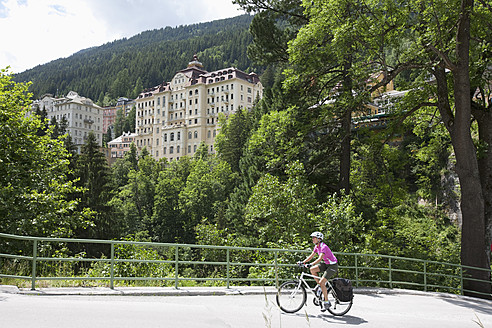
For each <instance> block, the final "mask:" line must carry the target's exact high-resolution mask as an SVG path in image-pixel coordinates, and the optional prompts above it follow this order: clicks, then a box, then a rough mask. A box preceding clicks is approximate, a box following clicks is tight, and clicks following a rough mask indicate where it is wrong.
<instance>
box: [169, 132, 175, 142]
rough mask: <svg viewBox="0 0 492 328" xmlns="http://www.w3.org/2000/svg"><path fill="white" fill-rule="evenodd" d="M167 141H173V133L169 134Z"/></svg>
mask: <svg viewBox="0 0 492 328" xmlns="http://www.w3.org/2000/svg"><path fill="white" fill-rule="evenodd" d="M169 140H170V141H174V132H171V134H170V135H169Z"/></svg>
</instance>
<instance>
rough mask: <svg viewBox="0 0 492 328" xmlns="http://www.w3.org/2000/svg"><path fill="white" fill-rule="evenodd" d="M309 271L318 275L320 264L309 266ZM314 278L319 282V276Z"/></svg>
mask: <svg viewBox="0 0 492 328" xmlns="http://www.w3.org/2000/svg"><path fill="white" fill-rule="evenodd" d="M309 271H310V272H311V274H312V275H313V276H318V272H319V266H318V265H315V266H312V267H310V268H309ZM314 280H316V283H318V284H319V278H314Z"/></svg>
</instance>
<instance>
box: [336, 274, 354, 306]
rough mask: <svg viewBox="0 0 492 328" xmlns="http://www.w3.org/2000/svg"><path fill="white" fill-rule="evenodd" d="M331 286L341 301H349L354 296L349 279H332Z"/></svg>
mask: <svg viewBox="0 0 492 328" xmlns="http://www.w3.org/2000/svg"><path fill="white" fill-rule="evenodd" d="M333 288H334V289H335V293H337V296H338V299H339V300H340V301H342V302H350V301H351V300H352V298H354V288H353V287H352V282H351V281H350V280H349V279H345V278H335V279H333Z"/></svg>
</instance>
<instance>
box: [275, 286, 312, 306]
mask: <svg viewBox="0 0 492 328" xmlns="http://www.w3.org/2000/svg"><path fill="white" fill-rule="evenodd" d="M306 298H307V295H306V288H305V287H304V286H303V285H302V284H301V282H300V281H295V280H293V281H287V282H284V283H283V284H282V285H280V288H279V289H278V292H277V304H278V306H279V307H280V309H282V311H284V312H287V313H294V312H297V311H299V310H300V309H301V308H302V306H303V305H304V304H306Z"/></svg>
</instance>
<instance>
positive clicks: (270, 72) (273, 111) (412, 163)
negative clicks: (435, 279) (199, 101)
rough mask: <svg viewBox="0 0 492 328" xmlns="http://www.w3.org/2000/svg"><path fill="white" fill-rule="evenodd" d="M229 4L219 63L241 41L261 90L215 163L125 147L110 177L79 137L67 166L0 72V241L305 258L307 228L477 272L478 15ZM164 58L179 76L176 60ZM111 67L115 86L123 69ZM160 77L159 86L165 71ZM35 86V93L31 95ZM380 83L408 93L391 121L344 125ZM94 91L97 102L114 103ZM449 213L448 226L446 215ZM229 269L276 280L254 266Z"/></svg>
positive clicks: (487, 148)
mask: <svg viewBox="0 0 492 328" xmlns="http://www.w3.org/2000/svg"><path fill="white" fill-rule="evenodd" d="M235 2H236V3H238V4H240V5H241V6H242V7H243V8H244V9H246V10H248V11H250V12H251V13H253V14H255V15H254V17H253V19H252V20H251V18H250V16H242V17H241V18H240V19H244V20H250V21H249V22H248V24H250V25H249V32H248V31H246V30H244V31H243V32H241V33H245V34H244V35H245V41H244V42H245V43H244V44H243V47H244V48H243V49H242V50H241V52H239V53H237V54H236V55H229V54H228V55H227V56H228V57H227V58H228V60H229V61H226V60H224V58H222V59H220V58H219V57H217V60H218V62H217V63H218V65H219V66H224V65H227V64H231V63H234V62H236V61H238V63H239V59H237V58H236V57H235V56H238V58H245V57H244V56H245V53H246V51H245V50H246V48H247V54H248V57H249V59H248V60H246V59H245V65H247V67H242V68H243V69H248V67H250V68H251V67H253V65H262V67H266V69H265V70H264V73H263V74H262V77H261V78H262V81H264V84H265V85H266V89H265V92H264V97H263V99H262V100H261V101H260V102H258V103H257V104H256V105H255V108H254V109H253V110H252V111H238V112H237V113H236V114H234V115H231V116H230V117H229V118H228V119H225V118H224V117H221V118H220V124H221V133H220V134H219V135H218V136H217V139H216V144H215V147H214V148H215V149H216V150H217V155H210V154H208V152H207V150H206V148H205V147H202V148H201V149H200V151H198V152H197V153H196V155H195V156H193V157H182V158H180V160H179V161H173V162H167V161H165V160H164V161H156V160H154V159H153V158H152V157H151V156H150V155H149V154H148V152H147V151H146V150H145V149H144V150H142V151H140V152H137V149H136V148H135V147H134V146H133V147H132V151H130V152H129V153H127V154H126V155H125V157H124V158H123V159H122V160H120V161H118V162H117V163H115V164H114V165H113V166H111V167H109V166H108V165H107V163H106V161H105V159H104V157H103V156H102V154H101V153H100V152H98V151H97V146H96V144H95V142H94V140H93V139H92V138H89V139H88V141H87V143H86V144H85V146H84V148H83V151H82V153H81V154H80V155H79V154H76V153H75V152H74V151H73V149H72V148H73V147H71V142H70V137H67V136H64V135H63V133H62V132H63V131H58V132H57V133H54V131H53V129H52V127H51V128H50V126H49V124H47V122H44V123H43V122H41V121H40V120H39V119H38V118H36V117H30V118H28V117H25V116H24V111H25V105H26V104H27V103H29V99H27V96H26V94H25V90H26V88H27V87H28V86H27V85H24V84H23V83H15V82H13V81H12V76H10V75H8V73H5V72H2V84H1V85H2V88H3V89H2V90H0V93H1V94H3V95H6V94H9V98H8V102H7V101H3V99H6V98H5V97H0V99H2V106H1V107H0V109H1V110H2V112H1V114H2V115H1V116H0V117H1V119H2V124H1V125H0V127H1V129H2V135H3V136H4V138H2V139H1V140H0V142H1V143H2V145H1V148H0V150H1V151H2V152H1V153H0V160H1V161H2V163H3V164H4V165H2V166H1V167H0V170H1V171H0V185H1V187H2V189H1V193H0V216H1V217H2V220H1V221H0V231H2V232H6V233H13V234H25V235H40V236H73V237H82V238H100V239H112V238H117V239H121V238H125V239H130V240H151V241H158V242H185V243H200V244H216V245H232V246H253V247H261V246H264V247H288V248H295V249H306V248H308V247H311V245H310V243H309V242H310V240H309V237H308V236H309V234H310V233H311V232H312V231H313V230H320V231H323V232H324V233H325V235H326V236H327V237H326V242H327V243H328V244H329V246H330V247H331V248H332V249H333V250H335V251H339V252H360V253H365V252H366V253H375V254H390V255H396V256H405V257H416V258H422V259H428V260H435V261H443V262H451V263H461V264H463V265H469V266H476V267H480V268H483V269H489V268H490V243H491V240H492V236H491V231H492V230H491V223H492V220H491V218H490V216H491V215H492V214H491V213H492V210H491V209H490V208H489V207H490V206H492V205H491V204H492V202H489V197H492V187H491V186H492V183H490V181H489V179H490V177H491V175H490V174H489V173H488V172H491V171H492V156H491V155H490V154H492V140H491V138H492V135H491V134H490V131H491V130H490V128H489V127H490V122H491V121H490V120H491V116H490V115H489V113H490V109H491V108H490V106H491V105H490V104H491V103H492V102H491V93H490V88H489V87H490V83H491V80H490V76H492V74H490V73H491V72H490V67H492V63H491V61H492V56H490V54H491V53H492V49H491V48H490V43H487V42H485V40H490V39H492V35H491V33H492V32H491V31H492V29H489V28H487V26H488V25H487V24H489V23H490V21H492V11H491V10H490V7H487V6H484V5H483V4H482V2H475V3H474V4H475V6H476V7H473V8H468V9H466V8H465V9H464V7H461V6H460V4H459V3H448V2H444V3H441V7H442V8H441V7H439V8H435V7H433V6H431V4H430V3H429V5H428V6H425V5H423V6H422V4H423V3H422V1H418V2H416V1H413V0H407V1H404V4H405V5H400V6H395V2H394V1H393V0H388V1H375V2H366V3H365V4H364V6H359V5H360V3H359V2H357V1H352V0H347V1H345V2H344V3H345V4H346V5H345V6H341V5H340V2H339V1H332V0H314V1H307V2H302V3H301V2H300V1H298V0H282V1H278V0H275V1H273V0H272V1H270V0H263V1H258V0H235ZM424 2H425V1H424ZM463 3H464V5H466V4H467V3H468V2H467V1H463ZM430 7H432V8H435V11H434V12H428V11H427V10H426V8H430ZM470 17H473V20H471V19H470ZM226 21H227V20H226ZM456 22H459V23H456ZM212 25H213V24H212ZM197 26H202V25H197ZM463 26H472V27H473V28H467V29H465V31H463V30H462V27H463ZM182 28H183V29H187V27H182ZM190 29H191V30H193V29H196V26H195V27H194V28H192V27H190ZM178 30H179V28H178V29H177V30H176V32H177V31H178ZM444 30H445V31H446V33H442V32H443V31H444ZM164 31H166V30H164ZM449 31H452V32H453V33H450V32H449ZM146 33H149V34H148V36H149V37H150V35H153V33H157V34H158V33H161V32H159V31H153V32H145V33H142V35H147V34H146ZM219 34H220V33H219ZM241 35H242V34H241ZM246 36H247V37H246ZM211 39H213V37H211ZM130 40H131V39H130ZM198 40H200V39H199V38H198V39H196V40H195V41H196V42H198ZM246 40H248V41H247V42H246ZM128 41H129V40H128ZM118 42H119V41H118ZM118 42H116V43H118ZM121 42H123V41H121ZM173 42H180V41H173ZM186 42H192V41H186ZM107 47H111V45H107ZM141 47H142V48H145V46H144V45H141ZM461 47H466V48H465V49H464V50H463V49H462V48H461ZM195 49H197V48H193V47H192V49H191V50H190V51H192V52H200V50H195ZM207 49H209V48H207ZM187 51H188V50H187ZM202 51H203V54H202V55H201V57H200V60H202V61H203V62H207V61H206V60H205V59H204V58H205V57H206V54H207V50H202ZM209 51H211V52H210V56H211V57H213V54H215V55H217V54H218V53H221V52H220V51H219V52H213V51H212V50H209ZM177 54H178V56H175V57H181V59H180V60H182V62H181V63H180V66H181V67H182V66H183V65H185V64H186V62H187V61H189V54H188V53H186V54H184V53H181V52H178V53H177ZM224 54H225V53H224ZM466 54H468V56H469V57H467V55H466ZM83 55H84V54H79V55H78V56H83ZM120 55H121V54H119V53H114V55H113V54H112V56H115V57H118V58H123V57H119V56H120ZM159 55H160V54H159ZM224 56H225V55H224ZM249 60H251V63H254V64H247V63H248V62H249ZM87 61H89V59H87ZM81 63H84V64H85V63H86V62H85V61H83V60H81ZM87 63H88V62H87ZM52 64H53V63H52ZM81 65H82V64H81ZM120 65H121V66H119V68H118V69H115V70H114V74H115V75H114V76H116V75H117V74H118V73H119V72H122V70H121V69H124V68H125V66H124V63H120ZM135 65H137V66H138V65H139V64H138V63H136V62H135ZM88 67H89V66H88ZM91 67H92V66H91ZM101 67H104V64H101ZM238 67H239V64H238ZM126 68H127V69H128V70H129V73H130V70H133V69H135V68H134V67H131V66H128V65H127V66H126ZM147 68H148V67H147ZM207 68H210V67H209V64H208V62H207ZM91 69H93V70H94V71H99V70H102V69H100V67H98V66H94V68H91ZM157 70H158V69H157V68H156V73H157ZM145 71H146V72H149V69H145ZM162 72H164V71H162ZM162 72H159V74H163V75H162V76H161V77H158V78H159V79H162V78H166V76H165V74H164V73H162ZM173 73H174V72H170V73H169V74H173ZM53 74H54V73H53ZM129 75H130V76H131V77H132V78H136V79H138V78H140V79H141V81H142V84H147V82H148V85H153V84H156V82H158V81H151V78H150V77H145V78H144V77H143V76H138V75H134V74H133V71H132V73H130V74H129ZM375 77H380V78H375ZM465 77H468V79H466V78H465ZM18 78H19V76H17V77H16V79H18ZM94 78H95V79H96V80H95V81H96V82H99V81H98V78H96V77H94ZM103 78H105V77H103ZM143 79H147V80H146V82H145V83H143V82H144V81H143ZM33 80H34V84H33V86H31V87H32V88H34V85H35V84H43V83H42V82H40V81H39V80H36V79H34V78H33ZM47 81H48V80H47ZM47 83H51V82H47ZM73 83H74V85H75V84H76V83H78V82H76V81H75V80H73ZM111 83H112V82H111ZM111 83H109V84H111ZM390 83H394V84H395V86H396V88H397V89H399V90H407V91H408V92H407V93H406V94H405V95H404V96H403V97H401V98H398V99H396V100H395V101H394V102H393V103H391V104H390V106H388V107H385V108H384V110H385V120H386V121H385V122H386V124H385V125H383V126H379V127H378V128H374V127H370V126H368V127H365V128H360V129H354V128H353V126H352V119H353V117H357V116H360V115H364V113H365V112H366V110H367V108H368V107H367V106H368V105H373V104H374V103H373V101H374V97H376V96H377V94H378V92H380V91H381V90H386V89H385V88H387V87H388V86H389V84H390ZM94 84H96V83H94ZM81 85H82V84H81ZM135 85H136V84H133V88H135ZM54 87H56V86H52V87H51V88H54ZM38 88H44V87H41V86H39V87H38ZM48 90H49V91H51V92H53V89H49V88H47V89H43V90H42V91H41V90H39V91H37V92H47V91H48ZM104 90H107V89H104V87H101V90H98V91H93V92H95V93H97V92H102V93H105V92H110V91H104ZM128 90H131V87H130V88H128V89H127V91H128ZM77 91H78V92H80V93H82V94H83V91H82V90H80V89H79V90H77ZM87 92H89V91H87ZM87 95H90V94H89V93H88V94H87ZM4 103H5V104H6V105H5V106H4ZM14 114H15V115H14ZM46 149H50V151H49V152H47V151H45V150H46ZM458 204H460V206H459V205H458ZM459 208H460V209H461V213H462V221H461V225H460V224H459V223H458V222H457V221H455V220H451V217H452V215H453V214H456V213H459ZM12 247H13V245H2V248H5V249H7V248H12ZM24 251H26V252H28V250H24ZM65 251H69V250H65ZM77 251H80V250H77ZM84 251H85V252H87V253H88V254H89V255H91V256H99V255H101V252H102V251H101V250H100V249H97V248H95V249H86V250H84ZM249 260H251V261H254V259H249ZM465 273H466V274H468V275H469V276H472V277H474V278H477V280H469V281H467V282H465V288H466V289H467V290H468V292H467V293H468V294H471V295H476V294H474V293H470V292H469V291H477V292H480V293H482V294H480V295H479V296H481V297H483V296H484V295H487V294H490V289H491V286H490V284H489V283H484V282H483V281H490V272H489V271H486V270H480V271H478V270H472V269H465ZM207 274H210V272H207ZM241 274H243V275H244V276H255V275H256V276H261V275H268V274H271V272H270V273H269V272H268V271H267V270H265V271H262V269H261V268H253V267H252V268H250V269H249V271H246V272H242V273H241ZM478 279H482V281H479V280H478Z"/></svg>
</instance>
